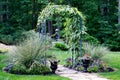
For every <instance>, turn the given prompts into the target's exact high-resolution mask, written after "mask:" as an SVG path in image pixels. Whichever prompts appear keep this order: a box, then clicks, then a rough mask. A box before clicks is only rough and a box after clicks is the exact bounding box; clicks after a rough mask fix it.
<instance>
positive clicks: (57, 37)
mask: <svg viewBox="0 0 120 80" xmlns="http://www.w3.org/2000/svg"><path fill="white" fill-rule="evenodd" d="M59 38H60V35H59V29H56V30H55V40H56V41H58V40H59Z"/></svg>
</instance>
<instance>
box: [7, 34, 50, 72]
mask: <svg viewBox="0 0 120 80" xmlns="http://www.w3.org/2000/svg"><path fill="white" fill-rule="evenodd" d="M49 40H50V38H49V39H48V37H47V38H46V42H44V40H43V39H42V35H38V34H37V33H35V34H34V36H31V37H29V38H27V39H26V40H24V41H23V42H22V43H21V44H19V45H18V46H16V48H14V50H12V51H11V52H10V53H9V60H10V62H12V63H13V69H12V71H11V72H14V73H24V74H40V73H42V72H44V71H45V72H46V71H47V70H48V68H49V66H46V67H44V66H43V65H45V61H44V55H45V51H47V50H48V49H49V48H47V47H48V46H50V44H49ZM45 43H46V44H45ZM36 62H39V64H38V63H36ZM42 64H43V65H42ZM21 65H22V66H21ZM19 66H21V67H19ZM38 70H41V72H38ZM48 71H49V70H48Z"/></svg>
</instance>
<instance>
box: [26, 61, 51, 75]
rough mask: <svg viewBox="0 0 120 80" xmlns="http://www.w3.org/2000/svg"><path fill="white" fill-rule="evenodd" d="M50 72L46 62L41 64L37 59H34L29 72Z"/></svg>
mask: <svg viewBox="0 0 120 80" xmlns="http://www.w3.org/2000/svg"><path fill="white" fill-rule="evenodd" d="M49 72H50V68H49V67H47V66H45V65H44V64H41V63H39V62H37V61H34V62H33V64H32V65H31V66H30V68H29V70H28V73H29V74H45V73H49Z"/></svg>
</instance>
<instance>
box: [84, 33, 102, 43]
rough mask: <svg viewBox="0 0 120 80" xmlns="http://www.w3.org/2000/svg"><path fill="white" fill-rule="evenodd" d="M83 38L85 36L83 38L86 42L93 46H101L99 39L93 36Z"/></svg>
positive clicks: (86, 35) (87, 35) (85, 35)
mask: <svg viewBox="0 0 120 80" xmlns="http://www.w3.org/2000/svg"><path fill="white" fill-rule="evenodd" d="M83 36H84V37H83V41H84V42H89V43H91V44H100V42H99V41H98V39H97V38H95V37H93V36H91V35H89V34H84V35H83Z"/></svg>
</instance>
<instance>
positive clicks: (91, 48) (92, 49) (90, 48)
mask: <svg viewBox="0 0 120 80" xmlns="http://www.w3.org/2000/svg"><path fill="white" fill-rule="evenodd" d="M83 49H84V51H85V53H89V54H90V55H91V57H92V59H100V58H102V57H103V56H104V55H105V54H107V53H108V52H109V49H108V48H107V47H104V46H102V45H93V44H89V43H84V44H83Z"/></svg>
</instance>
